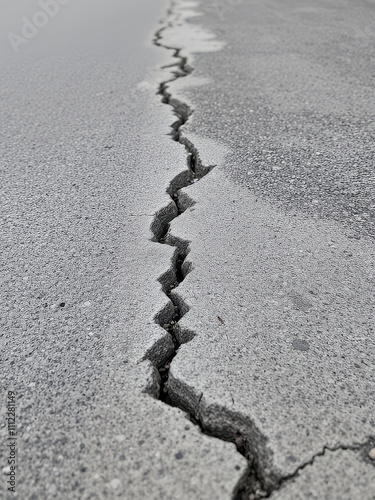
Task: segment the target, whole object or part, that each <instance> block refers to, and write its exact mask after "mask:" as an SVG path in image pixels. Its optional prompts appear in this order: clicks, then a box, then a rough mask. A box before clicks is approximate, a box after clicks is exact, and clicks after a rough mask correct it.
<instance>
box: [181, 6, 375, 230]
mask: <svg viewBox="0 0 375 500" xmlns="http://www.w3.org/2000/svg"><path fill="white" fill-rule="evenodd" d="M199 11H200V12H201V13H203V14H204V15H203V16H200V17H199V18H193V19H192V20H191V22H192V23H197V22H199V24H200V25H202V26H203V27H204V28H209V29H210V30H211V31H212V32H214V33H215V34H216V35H217V37H218V39H219V40H221V41H223V42H225V46H224V48H223V50H222V51H221V52H220V53H219V54H197V56H196V61H197V64H196V71H195V73H194V75H195V76H197V77H204V78H206V79H207V78H208V79H209V80H210V84H209V85H207V86H200V87H197V88H194V90H193V91H192V92H191V93H190V94H188V95H191V96H194V98H195V102H196V103H198V105H197V106H196V110H195V113H194V117H193V120H192V121H191V126H190V130H192V131H193V132H197V133H204V135H205V136H206V137H209V138H211V139H214V140H217V141H219V142H222V143H225V144H226V145H227V146H228V147H229V148H230V153H229V154H228V156H227V157H226V161H225V166H224V168H225V171H226V172H227V174H228V175H229V176H230V178H231V179H233V180H234V181H235V182H238V183H241V184H242V185H245V186H246V187H248V188H249V190H250V191H251V192H252V193H254V194H255V195H259V196H262V197H266V198H267V199H269V200H271V201H272V202H273V203H278V205H279V206H280V207H281V208H283V207H285V208H287V209H290V208H291V209H296V208H297V209H299V210H301V211H303V212H305V213H306V214H308V215H311V216H313V217H318V218H325V219H334V220H336V221H338V222H340V223H341V224H343V225H344V226H345V227H346V228H347V231H348V232H354V233H355V234H356V235H357V237H359V236H360V235H371V236H375V201H374V200H375V166H374V165H375V147H374V133H375V130H374V123H375V122H374V116H375V101H374V72H373V67H374V50H375V49H374V47H375V29H374V26H375V2H374V1H373V0H371V1H365V0H359V1H356V2H355V3H354V2H351V1H350V0H320V1H318V2H311V1H304V2H300V1H299V0H284V1H283V2H280V1H278V0H267V1H262V0H239V1H229V0H228V1H224V0H222V1H221V0H219V1H212V0H207V1H205V2H202V3H201V5H200V7H199Z"/></svg>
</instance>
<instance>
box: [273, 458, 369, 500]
mask: <svg viewBox="0 0 375 500" xmlns="http://www.w3.org/2000/svg"><path fill="white" fill-rule="evenodd" d="M338 478H340V480H339V481H338V480H337V479H338ZM374 484H375V467H374V466H373V465H372V464H371V461H370V459H369V458H368V456H367V453H366V450H365V449H364V450H358V451H352V450H339V451H336V452H326V453H325V455H324V456H322V457H318V458H316V459H315V461H314V464H313V465H308V466H306V468H305V469H304V470H303V471H302V472H301V473H300V474H299V475H298V476H297V477H296V478H295V479H293V480H291V481H288V482H287V483H286V485H285V487H283V488H281V489H280V491H277V492H275V493H274V494H273V495H272V496H271V498H272V500H290V499H291V498H293V499H295V500H304V499H309V500H313V499H314V500H315V499H316V500H331V499H333V498H340V499H341V498H342V499H345V500H346V499H347V500H352V499H353V498H360V499H361V500H373V498H374Z"/></svg>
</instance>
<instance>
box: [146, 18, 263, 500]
mask: <svg viewBox="0 0 375 500" xmlns="http://www.w3.org/2000/svg"><path fill="white" fill-rule="evenodd" d="M171 14H172V11H171V10H170V11H169V13H168V15H171ZM170 26H171V23H168V24H167V25H166V26H164V27H162V28H161V29H159V30H158V31H157V32H156V34H155V38H154V40H153V41H154V44H155V45H157V46H158V47H161V48H163V49H165V50H170V51H172V53H173V57H174V58H175V59H176V60H177V61H176V62H175V63H172V64H169V65H167V66H164V68H167V67H168V68H171V70H172V71H171V78H170V79H168V80H166V81H164V82H162V83H160V85H159V89H158V92H157V94H158V95H160V96H161V101H162V102H163V103H164V104H167V105H169V106H171V107H172V109H173V113H174V114H175V116H176V121H174V122H173V123H172V125H171V133H170V135H171V139H172V140H173V141H176V142H179V143H180V144H182V145H183V146H184V147H185V149H186V155H187V156H186V163H187V165H186V169H185V170H183V171H182V172H180V173H179V174H178V175H177V176H176V177H175V178H174V179H172V181H171V183H170V185H169V187H168V189H167V193H168V194H169V196H170V198H171V200H170V202H169V204H168V205H167V206H166V207H164V209H161V210H160V211H159V212H158V213H157V214H156V215H155V219H154V221H153V223H152V225H151V230H152V232H153V235H154V237H153V241H155V242H157V243H160V244H162V245H166V244H167V245H171V246H172V247H174V248H175V249H176V250H175V254H174V257H173V259H172V263H171V267H170V269H168V270H167V271H166V272H165V273H164V274H163V275H162V276H161V277H160V278H159V282H160V283H161V286H162V289H163V292H164V293H165V294H166V295H167V296H168V298H169V299H170V301H171V304H172V306H173V307H171V308H169V309H168V313H167V314H166V313H165V311H161V313H160V314H158V315H157V316H156V318H155V321H156V322H157V323H158V324H159V325H160V326H161V327H162V328H164V330H165V331H167V332H168V334H169V335H170V337H171V339H172V341H173V346H174V350H173V352H172V353H171V354H170V356H169V357H168V359H167V360H166V361H164V362H163V364H162V366H157V369H158V373H159V379H160V391H159V399H160V400H161V401H162V402H164V403H165V404H168V405H170V406H178V405H177V404H176V402H175V401H173V400H172V398H171V397H170V395H169V393H168V378H169V370H170V366H171V363H172V362H173V359H174V358H175V356H176V355H177V352H178V350H179V348H180V347H181V345H182V344H183V343H187V342H190V340H192V338H194V334H193V333H192V332H183V333H182V334H181V331H180V328H179V321H180V319H181V318H182V317H183V316H184V315H185V314H186V313H187V311H188V310H189V308H188V306H187V304H185V303H184V302H183V300H182V299H181V297H178V298H176V295H175V294H173V291H174V290H176V289H177V288H178V287H179V285H180V284H181V283H182V282H183V281H184V279H185V277H186V276H187V274H188V273H189V272H190V266H189V263H188V262H187V261H186V258H187V255H188V253H189V250H190V248H189V241H186V240H183V239H180V238H178V237H175V236H173V237H172V236H171V235H170V233H169V229H170V223H171V221H172V220H174V219H175V218H177V217H179V216H180V215H181V214H182V213H183V212H184V211H185V210H186V209H187V208H189V207H191V206H192V205H194V203H195V202H194V200H192V199H191V198H189V197H188V196H187V195H186V193H185V192H181V189H183V188H185V187H188V186H189V185H191V184H193V183H194V182H197V181H199V180H200V179H201V178H202V177H204V176H205V175H207V174H208V173H209V172H210V171H211V170H212V169H213V168H214V166H204V165H202V163H201V161H200V157H199V152H198V151H197V149H196V148H195V146H194V144H193V143H192V142H191V141H189V140H188V139H187V138H186V137H183V136H182V133H181V128H182V127H183V125H185V124H186V123H187V122H188V120H189V117H190V116H191V115H192V113H193V110H192V109H191V108H190V107H189V106H188V105H187V104H186V103H184V102H181V101H180V100H178V99H177V98H175V97H174V96H173V95H172V93H171V92H170V91H169V87H170V84H171V83H172V82H174V81H176V80H178V79H179V78H185V77H186V76H188V75H189V74H191V73H192V72H193V71H194V69H193V68H192V67H191V66H190V65H189V61H188V58H187V57H185V56H183V55H181V49H179V48H176V47H170V46H168V45H165V44H163V43H162V39H163V37H162V34H163V32H164V31H165V30H166V29H167V28H168V27H170ZM166 318H167V319H166ZM178 407H179V408H180V409H181V410H183V411H185V412H186V410H185V409H184V408H183V407H180V406H178ZM188 415H189V414H188ZM189 418H190V420H191V422H192V423H193V424H194V425H196V426H198V427H199V428H200V430H201V432H202V433H203V434H206V435H208V436H211V437H215V438H219V439H221V440H223V441H229V442H233V443H234V444H235V445H236V447H237V451H238V452H239V453H240V454H241V455H243V456H244V457H245V458H246V459H247V460H248V464H249V465H248V471H247V474H246V477H243V478H242V480H241V482H240V483H239V484H238V485H237V488H236V491H235V492H234V493H233V495H234V496H233V498H235V499H236V500H245V499H246V500H248V499H249V498H250V495H252V494H254V492H257V493H256V494H258V493H260V492H261V493H260V496H257V497H256V496H253V497H252V498H263V496H264V495H263V490H262V488H261V481H260V480H259V478H258V475H257V473H256V470H257V467H256V461H255V459H254V458H253V457H252V456H251V455H250V453H249V449H248V446H247V443H246V440H245V438H244V437H243V436H242V435H241V434H240V433H239V432H236V431H234V432H233V435H232V436H231V437H228V436H222V435H221V434H220V433H218V432H216V433H215V432H213V431H210V429H207V428H206V427H205V426H204V425H203V423H202V422H200V421H199V420H197V419H196V416H194V415H189Z"/></svg>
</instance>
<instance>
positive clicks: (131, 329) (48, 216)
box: [0, 0, 246, 500]
mask: <svg viewBox="0 0 375 500" xmlns="http://www.w3.org/2000/svg"><path fill="white" fill-rule="evenodd" d="M15 7H17V9H16V10H15V11H12V12H8V14H7V15H5V13H4V16H1V19H2V21H1V27H2V30H1V32H2V41H1V60H2V68H3V69H2V72H1V75H0V82H1V84H0V88H1V109H2V114H1V146H0V147H1V155H0V157H1V197H0V204H1V210H0V215H1V219H2V222H1V241H2V264H1V288H0V294H1V307H2V315H1V405H0V412H1V426H0V427H1V429H0V431H1V447H0V450H1V456H0V464H1V467H0V472H1V476H0V497H1V498H22V499H29V498H30V499H42V498H43V499H52V498H54V499H55V498H61V499H66V498H72V499H73V498H87V499H88V498H90V499H94V498H126V499H133V498H134V499H138V498H139V499H140V498H155V499H159V498H166V499H167V498H168V499H175V498H186V499H188V498H207V500H208V499H211V498H223V499H224V498H228V497H229V496H230V495H231V492H232V491H233V489H234V488H235V486H236V483H237V482H238V480H239V478H240V477H241V475H242V474H243V471H244V469H245V467H246V462H245V460H244V459H243V458H242V457H241V456H239V455H238V454H237V452H236V451H235V448H234V445H233V444H230V443H224V442H222V441H219V440H217V439H214V438H208V437H206V436H203V435H202V434H201V433H200V431H199V429H197V428H196V427H195V426H193V425H192V424H191V422H189V420H188V419H187V418H186V415H184V414H183V413H182V412H180V411H179V410H178V409H175V408H170V407H168V406H166V405H164V404H163V403H161V402H160V401H156V400H155V399H152V398H151V397H150V396H149V395H148V394H146V393H145V391H148V392H150V393H152V394H153V395H156V392H157V381H156V379H155V370H154V369H153V368H152V366H151V364H150V363H149V362H147V361H145V362H143V363H140V361H141V360H142V359H144V358H145V356H146V357H149V355H148V353H150V352H153V353H154V355H153V360H154V361H155V362H156V363H158V362H159V363H161V362H162V361H163V360H164V359H165V358H166V357H167V356H168V354H169V353H170V351H171V349H172V345H171V341H170V338H169V337H168V335H167V334H166V332H165V331H164V330H163V329H162V328H161V327H159V326H158V325H157V324H156V323H155V321H154V316H155V314H156V313H157V312H159V311H160V310H161V309H162V308H163V307H164V306H165V304H166V302H167V298H166V297H165V295H164V294H163V293H162V291H161V288H160V284H159V283H158V281H157V280H158V278H159V276H160V275H161V274H163V273H164V271H165V270H166V269H167V268H168V266H169V261H170V259H171V257H172V254H173V249H171V248H169V247H167V246H162V245H158V244H156V243H153V242H151V241H150V239H151V236H152V233H151V231H150V224H151V222H152V220H153V219H154V214H155V213H156V212H157V211H158V210H159V209H160V208H162V207H163V206H165V205H167V204H168V203H169V197H168V196H167V195H166V193H165V190H166V188H167V186H168V185H169V182H170V180H171V179H172V178H173V177H174V176H175V175H177V173H179V172H180V171H181V168H184V165H185V162H186V159H185V152H184V149H183V148H182V147H179V146H178V145H177V144H175V143H173V142H172V141H171V139H170V137H169V136H168V135H167V134H168V133H169V130H170V129H169V126H170V124H171V123H172V122H173V120H174V117H173V115H172V113H171V110H170V109H169V108H168V107H167V106H165V105H163V104H161V103H160V98H159V97H158V96H156V95H155V93H156V90H157V88H158V84H159V82H160V81H161V80H162V79H163V78H165V75H164V74H163V72H162V71H159V69H158V68H160V66H162V65H165V64H169V63H170V62H173V61H172V60H171V55H170V54H169V53H168V51H163V50H162V49H159V48H157V47H155V46H153V45H152V37H153V33H154V32H155V31H156V29H157V28H158V21H159V19H160V17H162V16H163V15H164V14H165V11H166V8H167V5H165V4H164V3H163V2H162V1H158V2H151V1H147V0H142V1H141V2H137V3H134V2H120V1H116V0H110V1H107V2H105V3H104V2H99V1H97V2H93V1H92V0H90V1H88V0H87V1H84V2H79V3H78V4H77V3H74V2H71V3H70V4H67V5H64V6H63V5H61V9H60V11H59V13H58V14H56V16H55V17H53V18H51V19H50V20H49V22H48V24H47V25H46V26H45V27H44V28H43V29H42V28H41V29H40V30H39V31H38V33H37V34H36V35H35V36H34V37H33V38H32V39H30V40H29V42H28V43H27V44H23V45H22V46H20V50H19V51H18V52H17V53H15V52H13V50H12V47H11V45H10V43H9V40H8V39H7V37H6V35H7V33H8V31H14V32H15V33H18V34H19V33H21V31H20V30H21V26H22V22H21V18H22V17H23V16H26V17H28V18H31V19H32V16H33V13H34V12H38V11H40V7H39V6H38V4H37V3H35V2H34V3H33V5H31V3H30V2H27V4H26V3H23V5H21V4H17V6H15ZM6 8H10V7H9V6H4V5H2V6H1V9H4V12H5V10H6ZM23 8H25V10H23ZM155 346H158V347H159V349H155ZM8 391H15V393H16V401H15V402H16V429H17V466H16V494H15V495H14V494H13V493H11V492H9V491H7V487H8V484H7V482H6V481H7V479H8V476H7V474H9V472H10V471H9V468H8V467H9V465H8V463H7V461H8V456H9V454H8V452H7V449H6V447H5V443H6V442H7V441H6V438H7V437H9V436H8V428H7V425H6V420H5V417H6V403H7V400H6V397H7V393H8ZM8 451H9V450H8Z"/></svg>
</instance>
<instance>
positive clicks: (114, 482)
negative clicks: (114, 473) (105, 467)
mask: <svg viewBox="0 0 375 500" xmlns="http://www.w3.org/2000/svg"><path fill="white" fill-rule="evenodd" d="M109 484H110V485H111V486H112V488H113V489H114V490H117V488H119V486H121V481H120V479H117V478H116V479H112V481H111V482H110V483H109Z"/></svg>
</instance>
